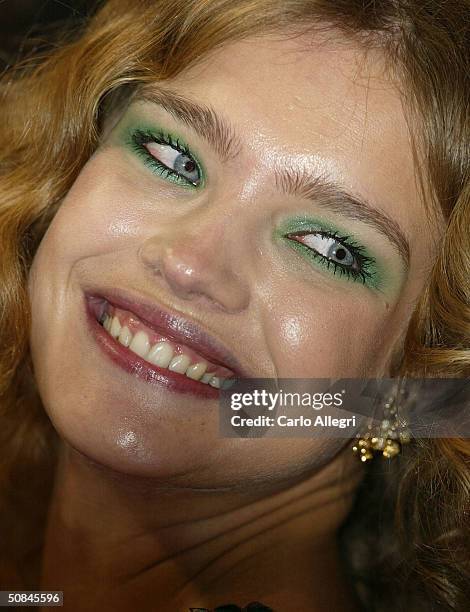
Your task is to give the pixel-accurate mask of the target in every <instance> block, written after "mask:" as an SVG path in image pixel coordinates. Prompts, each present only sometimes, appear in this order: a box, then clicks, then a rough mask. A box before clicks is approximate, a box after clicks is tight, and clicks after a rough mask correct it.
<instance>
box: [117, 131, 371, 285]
mask: <svg viewBox="0 0 470 612" xmlns="http://www.w3.org/2000/svg"><path fill="white" fill-rule="evenodd" d="M150 142H154V143H157V144H161V145H168V146H170V147H171V148H173V149H174V150H175V151H178V152H179V153H182V154H184V155H186V156H187V157H188V158H189V159H191V160H192V161H194V163H195V164H196V166H197V168H198V171H199V175H200V176H201V177H202V170H201V167H200V164H199V163H198V161H197V160H196V159H195V157H194V156H193V155H192V153H191V151H190V150H189V148H188V147H187V146H186V145H184V144H182V143H181V142H180V141H179V139H178V138H176V140H175V139H174V138H173V137H172V136H171V134H168V133H166V132H163V130H159V131H157V132H153V131H150V130H140V129H137V130H134V131H133V132H132V134H131V137H130V143H129V144H130V145H131V147H132V148H133V149H134V151H135V152H136V153H137V154H138V155H140V156H141V157H142V158H143V160H144V162H145V164H146V165H148V166H149V167H150V168H151V169H152V170H156V171H157V172H158V174H159V175H160V176H162V177H163V178H167V179H169V180H171V181H172V182H174V183H176V184H179V185H183V186H185V187H192V188H197V187H198V186H200V185H195V184H194V183H192V182H191V181H189V180H187V179H186V178H185V177H184V176H181V175H180V174H179V173H178V172H176V171H174V170H172V169H171V168H168V167H167V166H166V165H165V164H163V163H162V162H160V161H159V160H158V159H157V158H156V157H154V156H153V155H151V154H150V152H149V151H148V150H147V148H146V147H145V145H146V144H148V143H150ZM201 182H202V178H201ZM308 234H309V235H315V236H323V237H325V238H331V239H333V240H335V241H337V242H338V243H339V244H341V245H342V246H343V247H344V248H345V249H347V250H348V251H349V252H350V253H351V255H352V256H353V257H354V260H355V262H357V263H358V265H359V266H360V269H359V270H355V269H354V268H352V267H350V266H344V265H341V264H340V263H338V262H336V261H334V260H333V259H329V258H328V257H325V256H324V255H322V254H321V253H319V252H318V251H316V250H315V249H313V248H311V247H309V246H308V245H306V244H303V243H302V242H299V241H296V240H294V244H295V246H296V247H297V248H300V249H301V250H302V251H304V252H307V253H308V255H309V256H310V257H311V258H313V259H315V260H316V261H318V262H319V263H320V264H321V265H323V266H325V267H326V268H327V269H328V270H329V269H330V268H331V267H332V266H333V274H334V275H336V274H339V275H340V276H346V277H347V279H352V280H353V281H354V282H360V281H362V284H363V285H364V284H370V283H371V281H373V280H374V279H375V273H374V272H373V271H371V269H370V268H373V266H374V265H375V263H376V260H375V259H374V258H373V257H370V256H368V255H365V254H364V252H365V248H364V247H363V246H362V245H360V244H358V243H357V242H355V241H354V240H353V239H352V238H351V237H350V236H341V235H340V234H339V232H337V231H326V230H301V231H297V232H295V231H294V232H289V233H288V234H285V236H286V237H289V236H302V235H308Z"/></svg>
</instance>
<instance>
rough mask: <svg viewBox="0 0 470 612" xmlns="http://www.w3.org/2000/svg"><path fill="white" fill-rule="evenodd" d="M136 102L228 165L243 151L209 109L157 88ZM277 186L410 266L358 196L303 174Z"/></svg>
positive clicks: (401, 241)
mask: <svg viewBox="0 0 470 612" xmlns="http://www.w3.org/2000/svg"><path fill="white" fill-rule="evenodd" d="M136 98H137V100H141V101H146V102H151V103H153V104H157V105H159V106H160V107H162V108H163V109H164V110H166V111H167V112H168V113H169V114H170V115H172V117H173V118H174V119H175V120H177V121H180V122H182V123H184V124H185V125H187V126H188V127H189V128H190V129H192V130H194V131H195V132H196V133H197V134H198V135H199V136H200V137H201V138H203V139H204V140H206V142H207V143H208V144H209V145H210V146H211V147H212V148H213V149H214V151H215V152H216V153H217V155H218V156H219V157H220V158H221V159H222V160H223V161H228V160H230V159H234V158H235V157H237V156H238V155H239V154H240V152H241V149H242V145H241V140H240V138H239V137H238V136H237V134H236V132H235V130H234V128H233V127H232V126H231V124H230V122H229V121H228V120H227V119H225V118H224V117H223V116H221V115H219V114H218V113H216V112H215V110H214V109H213V108H211V107H210V106H206V105H202V104H198V103H196V102H193V101H192V100H189V99H188V98H185V97H183V96H181V95H180V94H178V93H175V92H174V91H172V90H170V89H167V88H161V87H159V88H158V89H156V88H155V87H154V86H153V87H152V88H146V87H144V88H143V89H141V90H140V91H139V92H138V94H137V96H136ZM275 181H276V186H277V188H278V189H280V190H281V191H282V192H283V193H285V194H286V195H292V196H297V197H301V198H303V199H307V200H311V201H312V202H313V203H315V204H316V205H318V206H320V207H322V208H325V209H327V210H329V211H332V212H334V213H337V214H339V215H342V216H345V217H347V218H349V219H351V220H353V221H360V222H362V223H364V224H366V225H369V226H370V227H373V228H374V229H375V230H377V231H378V232H379V233H380V234H382V235H383V236H385V237H386V238H387V239H388V240H389V241H390V242H391V243H392V245H393V246H394V247H395V249H396V251H397V252H398V254H399V256H400V257H401V259H402V261H403V264H404V267H405V270H408V268H409V263H410V251H411V249H410V243H409V240H408V239H407V237H406V235H405V234H404V232H403V231H402V230H401V228H400V226H399V225H398V223H397V222H396V221H394V220H393V219H392V218H390V217H389V216H388V215H386V214H385V213H383V212H381V211H380V210H379V209H378V208H377V207H376V206H374V205H372V204H370V203H369V202H367V200H366V199H365V198H363V197H361V196H359V195H357V194H352V193H350V192H349V191H348V190H346V189H344V187H343V186H342V185H340V184H339V183H337V182H336V181H334V180H333V179H331V178H329V177H325V176H311V175H309V174H308V173H307V171H306V170H303V171H298V170H294V169H290V168H276V169H275Z"/></svg>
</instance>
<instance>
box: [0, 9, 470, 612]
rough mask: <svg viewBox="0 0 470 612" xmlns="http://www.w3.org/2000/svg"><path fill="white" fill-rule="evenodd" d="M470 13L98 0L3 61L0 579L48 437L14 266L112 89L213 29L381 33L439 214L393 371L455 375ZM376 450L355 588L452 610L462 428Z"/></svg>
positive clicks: (46, 462)
mask: <svg viewBox="0 0 470 612" xmlns="http://www.w3.org/2000/svg"><path fill="white" fill-rule="evenodd" d="M469 29H470V4H469V1H468V0H447V1H446V2H445V3H443V2H442V1H441V0H427V1H426V2H423V1H422V0H378V1H372V0H334V1H333V0H282V1H276V2H273V1H272V0H238V1H234V0H205V1H204V2H201V1H198V0H158V1H156V0H153V1H150V0H133V1H126V2H125V1H123V0H109V1H107V2H105V3H104V4H103V6H102V7H101V8H100V10H98V11H97V12H96V14H95V15H94V16H93V17H91V18H90V19H89V20H87V21H84V22H83V23H79V24H76V26H75V27H74V28H73V29H72V30H71V31H70V32H68V33H64V34H63V38H62V39H61V40H60V41H59V43H58V44H56V45H55V47H54V48H53V49H52V50H50V51H48V52H44V53H43V54H42V56H41V57H37V56H35V57H32V58H29V60H28V61H24V62H23V63H22V64H20V65H18V66H16V67H15V68H11V69H10V70H8V71H6V72H5V74H4V75H3V77H2V79H1V81H0V96H1V101H2V105H1V108H2V112H3V116H2V121H1V122H0V244H1V245H2V254H1V258H0V338H1V344H0V415H1V422H2V428H1V431H0V444H1V448H2V453H1V456H0V530H1V534H0V535H1V539H2V549H1V551H0V580H1V584H4V585H5V586H8V587H9V588H11V587H12V586H13V585H14V584H16V583H17V584H18V585H23V586H26V587H27V586H29V585H31V581H32V578H31V574H30V573H28V570H27V568H28V567H29V565H28V559H30V558H32V557H33V556H34V553H35V551H37V550H38V549H40V547H41V545H42V542H41V537H42V535H41V534H42V533H43V526H44V521H45V517H46V513H47V504H48V499H49V495H50V491H51V485H52V474H53V467H54V463H55V456H56V450H57V444H58V440H57V435H56V434H55V432H54V430H53V428H52V426H51V424H50V422H49V421H48V419H47V417H46V416H45V412H44V410H43V408H42V406H41V400H40V398H39V396H38V393H37V390H36V388H35V384H34V373H33V369H32V364H31V359H30V354H29V343H28V342H29V324H30V312H29V307H30V306H29V300H28V295H27V290H26V283H27V278H28V272H29V268H30V265H31V262H32V259H33V257H34V254H35V251H36V248H37V246H38V245H39V243H40V241H41V239H42V237H43V235H44V233H45V231H46V230H47V227H48V225H49V223H50V221H51V219H52V218H53V216H54V214H55V212H56V211H57V208H58V207H59V206H60V203H61V201H62V199H63V198H64V196H65V194H66V193H67V191H68V190H69V188H70V187H71V185H72V184H73V182H74V181H75V179H76V178H77V176H78V174H79V172H80V170H81V168H82V167H83V166H84V164H85V162H86V161H87V160H88V159H89V157H90V156H91V154H92V153H93V151H94V150H95V149H96V148H97V146H98V141H99V135H100V130H101V127H102V123H103V119H104V118H105V117H106V113H109V112H110V107H112V106H113V104H115V103H116V100H119V98H120V97H121V98H122V96H124V97H125V96H126V95H128V91H129V89H131V90H132V89H133V88H136V87H139V86H141V85H143V84H145V83H149V82H154V81H158V80H161V79H170V78H172V77H174V76H175V75H177V74H178V72H180V71H181V70H182V69H183V68H187V67H189V66H190V65H192V64H193V63H194V62H197V61H198V60H199V59H200V58H202V57H203V56H204V55H205V54H207V53H208V52H210V51H212V50H213V49H215V48H217V47H218V46H220V45H223V44H225V43H227V42H230V41H235V40H240V39H243V38H245V37H248V36H251V35H262V34H264V33H267V32H280V33H283V32H284V33H286V35H287V34H289V35H290V34H291V33H292V34H294V35H295V34H296V33H300V32H307V31H316V30H318V31H322V32H326V33H328V32H332V33H336V34H339V35H340V36H344V37H348V38H349V39H352V40H354V41H357V42H358V44H360V45H362V46H363V47H364V48H365V49H366V48H377V49H381V50H383V53H384V57H385V58H386V59H387V62H388V65H389V69H390V70H391V71H392V72H393V73H394V74H395V76H397V77H398V82H400V83H401V85H402V89H403V91H402V95H403V99H404V102H405V107H406V109H407V111H408V119H409V126H410V133H411V135H412V138H413V143H414V151H415V159H416V170H417V173H418V176H419V178H420V181H421V186H422V191H423V197H424V194H427V195H426V205H427V206H428V208H429V210H431V211H432V210H437V209H440V210H441V211H442V213H443V214H444V217H445V219H446V223H447V226H446V230H445V233H444V236H443V239H442V242H441V244H440V246H439V252H438V255H437V258H436V261H435V263H434V266H433V268H432V273H431V274H430V276H429V278H428V281H427V285H426V287H425V289H424V291H423V293H422V295H421V297H420V300H419V303H418V304H417V306H416V309H415V312H414V314H413V317H412V320H411V323H410V325H409V328H408V333H407V335H406V339H405V342H404V346H403V354H402V356H401V359H400V362H399V364H398V367H397V373H398V374H400V375H404V376H425V377H468V376H469V373H470V356H469V345H470V342H469V340H470V275H469V270H470V232H469V228H470V180H469V172H470V170H469V169H470V163H469V161H470V159H469V158H470V156H469V142H470V138H469V129H470V127H469V125H470V122H469V118H468V111H469V92H470V83H469V80H470V76H469V75H470V65H469V64H470V62H469V49H470V40H469ZM110 101H111V103H110ZM52 135H53V137H51V136H52ZM384 465H385V464H381V463H376V464H375V465H372V466H371V467H370V469H369V474H368V476H367V478H366V480H365V481H364V484H363V485H362V488H361V490H360V491H359V494H358V501H357V504H356V508H355V510H354V511H353V512H352V514H351V515H350V517H349V519H348V522H347V523H346V525H345V526H344V528H343V530H342V534H341V536H342V537H341V541H342V543H343V551H344V559H345V564H346V566H347V567H348V569H349V575H350V576H351V579H352V580H353V582H354V584H355V586H356V589H357V593H358V597H359V598H360V600H361V601H362V603H363V604H364V605H365V606H366V607H367V609H368V610H385V609H387V610H388V609H390V608H391V607H392V608H393V607H394V609H405V607H406V609H407V610H423V609H426V610H462V611H463V610H467V609H468V606H469V605H470V604H469V602H470V563H469V551H470V520H469V519H470V517H469V508H470V503H469V502H470V441H469V440H468V439H426V440H424V439H423V440H417V441H414V442H413V443H412V444H410V445H408V448H407V449H406V451H405V452H404V453H403V454H402V456H401V457H400V458H399V459H397V460H394V462H393V464H390V465H388V464H387V467H384ZM376 496H379V499H380V500H381V503H380V504H379V503H377V497H376ZM32 498H35V499H36V500H37V503H35V507H34V512H32V511H31V508H30V506H31V503H30V500H31V499H32ZM365 522H366V524H364V523H365ZM20 542H23V543H24V542H29V543H30V544H29V546H26V545H24V544H23V545H20ZM15 580H16V582H15ZM397 585H399V588H396V587H397Z"/></svg>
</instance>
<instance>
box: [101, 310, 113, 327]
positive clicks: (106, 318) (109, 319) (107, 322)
mask: <svg viewBox="0 0 470 612" xmlns="http://www.w3.org/2000/svg"><path fill="white" fill-rule="evenodd" d="M112 320H113V318H112V317H110V316H109V315H108V314H105V316H104V323H103V327H104V328H105V329H106V330H107V331H110V329H111V322H112Z"/></svg>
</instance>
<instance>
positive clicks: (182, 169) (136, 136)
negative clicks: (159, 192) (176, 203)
mask: <svg viewBox="0 0 470 612" xmlns="http://www.w3.org/2000/svg"><path fill="white" fill-rule="evenodd" d="M132 143H133V146H134V148H135V150H136V151H137V152H138V153H139V154H140V155H144V156H145V157H146V163H147V164H148V165H149V166H150V167H152V168H153V169H155V170H157V172H158V174H160V176H163V177H165V178H168V179H170V180H172V182H176V183H182V184H191V185H193V186H194V187H198V186H199V185H200V184H201V182H202V173H201V169H200V166H199V164H198V162H197V161H196V160H195V159H194V157H193V156H192V155H191V153H190V151H189V149H188V148H187V147H186V145H184V144H182V143H181V142H180V141H179V139H178V138H177V139H176V140H175V139H173V138H172V136H170V135H169V134H165V133H163V132H158V133H152V132H150V131H142V130H136V131H135V132H134V133H133V134H132Z"/></svg>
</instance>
